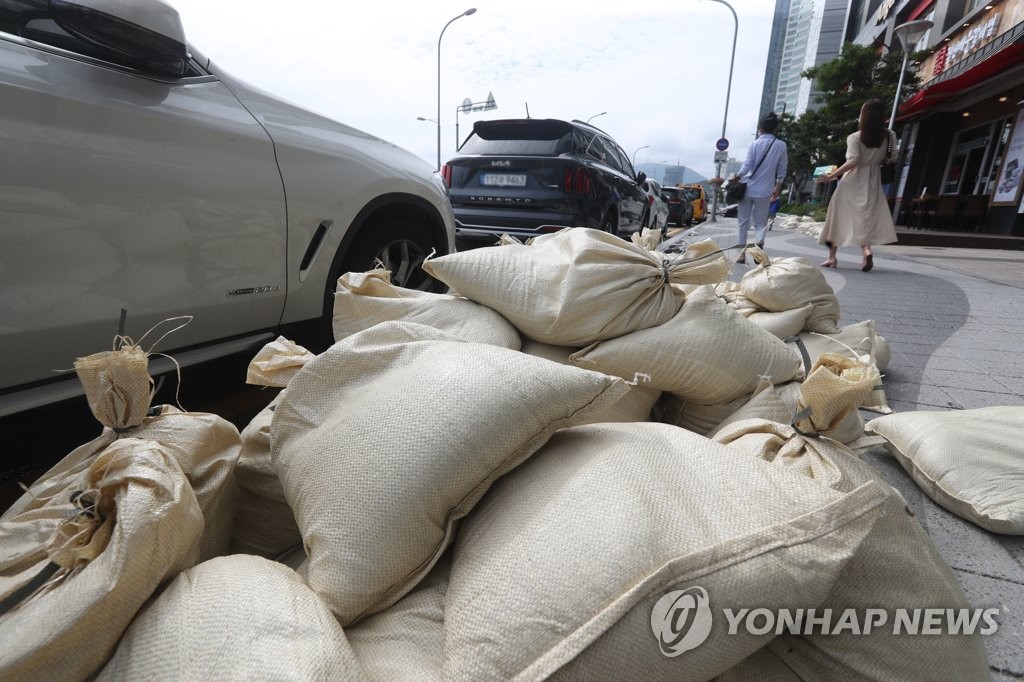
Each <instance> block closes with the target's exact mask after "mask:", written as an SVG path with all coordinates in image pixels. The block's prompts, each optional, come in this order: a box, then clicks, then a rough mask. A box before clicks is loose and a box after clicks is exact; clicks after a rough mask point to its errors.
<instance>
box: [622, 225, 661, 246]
mask: <svg viewBox="0 0 1024 682" xmlns="http://www.w3.org/2000/svg"><path fill="white" fill-rule="evenodd" d="M664 236H665V233H664V232H662V231H661V230H654V229H651V228H649V227H645V228H644V229H643V230H642V231H641V232H634V233H633V234H632V235H630V237H629V239H630V241H632V242H633V243H634V244H637V245H639V246H642V247H644V248H645V249H647V250H648V251H654V250H655V249H657V248H658V244H660V243H661V242H662V241H663V239H664Z"/></svg>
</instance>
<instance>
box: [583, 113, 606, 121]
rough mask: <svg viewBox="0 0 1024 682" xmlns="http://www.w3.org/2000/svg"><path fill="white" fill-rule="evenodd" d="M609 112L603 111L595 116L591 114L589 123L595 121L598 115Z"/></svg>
mask: <svg viewBox="0 0 1024 682" xmlns="http://www.w3.org/2000/svg"><path fill="white" fill-rule="evenodd" d="M607 113H608V112H607V111H602V112H601V113H600V114H594V115H593V116H591V117H590V118H588V119H587V123H590V122H591V121H593V120H594V119H595V118H597V117H598V116H604V115H605V114H607Z"/></svg>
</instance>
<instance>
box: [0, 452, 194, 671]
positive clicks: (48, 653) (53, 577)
mask: <svg viewBox="0 0 1024 682" xmlns="http://www.w3.org/2000/svg"><path fill="white" fill-rule="evenodd" d="M80 484H81V487H80V488H79V489H77V490H74V491H64V492H61V493H58V494H56V495H55V496H53V497H52V498H50V499H48V500H47V501H46V503H45V504H43V505H41V506H38V507H36V508H34V509H30V510H27V511H24V512H22V513H21V514H18V515H15V516H13V517H12V518H7V519H5V520H4V521H3V522H2V523H0V538H2V539H3V540H2V541H3V553H2V555H0V603H2V607H0V612H3V615H0V678H2V679H5V680H73V679H74V680H77V679H86V678H88V677H89V676H90V675H92V674H93V673H95V672H96V670H97V669H98V668H99V667H100V666H101V665H102V664H103V663H104V661H106V660H107V658H108V657H109V656H110V654H111V653H112V652H113V650H114V647H115V646H116V645H117V641H118V639H119V638H120V637H121V633H122V632H123V631H124V629H125V628H126V627H127V626H128V623H129V622H130V621H131V619H132V617H133V616H134V615H135V613H136V611H137V610H138V609H139V607H141V606H142V604H143V603H144V602H145V601H146V600H147V599H149V597H150V596H151V595H152V594H153V592H154V591H155V590H156V589H157V587H158V586H159V585H160V584H161V583H162V582H163V581H164V580H165V579H167V578H169V577H170V576H173V575H175V574H177V573H178V572H180V571H182V570H184V569H185V568H188V567H189V566H191V565H193V564H194V563H195V561H196V559H197V556H198V542H199V537H200V534H201V532H202V530H203V515H202V512H201V511H200V509H199V504H198V503H197V501H196V497H195V495H194V494H193V492H192V488H191V486H190V485H189V484H188V481H187V479H186V478H185V475H184V473H183V472H182V470H181V467H180V466H179V465H178V462H177V460H176V458H175V457H174V456H173V455H172V454H170V453H169V452H168V451H167V449H166V448H165V447H164V446H162V445H160V444H158V443H154V442H152V441H144V440H138V439H135V438H122V439H120V440H118V441H116V442H114V443H112V444H111V445H109V446H108V447H106V448H105V449H104V450H103V452H102V453H100V454H99V455H98V456H96V457H94V458H92V459H91V460H90V463H89V466H88V468H87V470H86V471H85V472H83V476H82V477H81V479H80Z"/></svg>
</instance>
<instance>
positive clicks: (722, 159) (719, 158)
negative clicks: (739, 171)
mask: <svg viewBox="0 0 1024 682" xmlns="http://www.w3.org/2000/svg"><path fill="white" fill-rule="evenodd" d="M728 162H729V152H715V163H728Z"/></svg>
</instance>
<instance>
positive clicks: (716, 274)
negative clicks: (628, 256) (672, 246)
mask: <svg viewBox="0 0 1024 682" xmlns="http://www.w3.org/2000/svg"><path fill="white" fill-rule="evenodd" d="M658 255H659V256H660V257H661V258H662V259H663V260H664V261H665V264H666V270H665V272H666V279H667V280H668V281H669V283H670V284H719V283H720V282H724V281H725V280H726V278H728V277H729V273H730V272H732V265H730V263H729V260H728V259H727V258H726V257H725V250H723V249H722V248H721V247H720V246H719V245H718V244H717V243H716V242H715V241H714V240H713V239H702V240H701V241H699V242H695V243H693V244H690V245H689V246H687V247H686V251H684V252H683V254H682V255H672V254H662V253H659V254H658Z"/></svg>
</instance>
